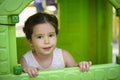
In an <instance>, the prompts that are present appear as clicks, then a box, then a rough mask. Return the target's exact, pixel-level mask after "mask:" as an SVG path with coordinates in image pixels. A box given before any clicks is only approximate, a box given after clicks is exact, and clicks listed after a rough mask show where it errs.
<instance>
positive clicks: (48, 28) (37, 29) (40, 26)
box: [33, 23, 55, 33]
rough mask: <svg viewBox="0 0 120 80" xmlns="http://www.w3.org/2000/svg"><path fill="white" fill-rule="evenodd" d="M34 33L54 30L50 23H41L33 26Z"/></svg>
mask: <svg viewBox="0 0 120 80" xmlns="http://www.w3.org/2000/svg"><path fill="white" fill-rule="evenodd" d="M33 32H34V33H38V32H39V33H44V32H55V29H54V27H53V26H52V25H51V24H50V23H43V24H38V25H35V26H34V28H33Z"/></svg>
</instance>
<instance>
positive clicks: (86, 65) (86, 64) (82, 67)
mask: <svg viewBox="0 0 120 80" xmlns="http://www.w3.org/2000/svg"><path fill="white" fill-rule="evenodd" d="M91 65H92V62H91V61H88V62H87V61H83V62H80V63H79V64H78V66H79V67H80V70H81V71H82V72H84V71H88V70H89V68H90V66H91Z"/></svg>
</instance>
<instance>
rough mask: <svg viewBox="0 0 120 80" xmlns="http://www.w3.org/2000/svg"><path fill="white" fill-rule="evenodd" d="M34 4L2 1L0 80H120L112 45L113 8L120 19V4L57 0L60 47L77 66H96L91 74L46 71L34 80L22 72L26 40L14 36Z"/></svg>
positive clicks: (119, 0)
mask: <svg viewBox="0 0 120 80" xmlns="http://www.w3.org/2000/svg"><path fill="white" fill-rule="evenodd" d="M31 1H32V0H0V80H120V76H119V74H120V65H119V64H113V63H112V45H111V43H112V5H113V6H114V7H115V8H116V11H117V16H120V0H57V3H58V10H59V13H58V14H59V26H60V33H59V35H58V36H59V37H58V45H57V46H58V47H61V48H64V49H66V50H68V51H70V53H72V55H73V57H74V58H75V60H76V61H77V62H79V61H82V60H91V61H92V62H93V66H91V68H90V70H89V71H88V72H81V71H80V70H79V68H78V67H72V68H63V69H57V70H43V71H39V76H37V77H35V78H30V77H29V76H28V74H26V73H23V72H22V71H21V66H20V65H19V63H18V61H19V58H20V57H21V55H23V54H24V52H26V51H27V50H28V49H29V47H28V45H27V44H26V42H25V38H24V37H20V38H16V35H15V34H16V33H15V24H16V23H18V22H19V16H18V15H19V14H20V13H21V11H22V10H23V9H24V8H25V7H26V6H27V5H28V4H29V3H30V2H31ZM111 3H112V4H111ZM66 36H67V37H66ZM21 43H22V44H21ZM119 59H120V58H119V57H118V61H117V62H118V63H120V62H119V61H120V60H119Z"/></svg>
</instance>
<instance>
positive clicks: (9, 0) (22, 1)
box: [0, 0, 33, 15]
mask: <svg viewBox="0 0 120 80" xmlns="http://www.w3.org/2000/svg"><path fill="white" fill-rule="evenodd" d="M31 1H33V0H17V1H16V0H0V15H12V14H20V12H21V11H22V10H23V9H24V8H25V7H26V6H27V5H28V4H29V3H30V2H31Z"/></svg>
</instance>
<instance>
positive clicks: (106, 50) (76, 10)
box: [57, 0, 112, 64]
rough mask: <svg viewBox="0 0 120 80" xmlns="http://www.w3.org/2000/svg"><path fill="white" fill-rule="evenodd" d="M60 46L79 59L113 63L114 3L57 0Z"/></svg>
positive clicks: (97, 0) (99, 0)
mask: <svg viewBox="0 0 120 80" xmlns="http://www.w3.org/2000/svg"><path fill="white" fill-rule="evenodd" d="M57 2H58V8H59V9H58V10H59V15H58V16H59V20H60V21H59V22H60V25H59V26H60V32H59V34H58V45H57V46H58V47H61V48H63V49H66V50H68V51H69V52H70V53H71V54H72V55H73V56H74V58H75V60H76V61H77V62H79V61H83V60H91V61H92V62H93V64H103V63H110V62H112V45H111V44H112V6H111V5H110V3H109V2H108V1H106V0H57Z"/></svg>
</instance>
